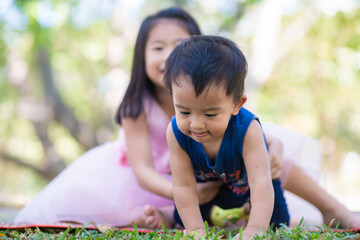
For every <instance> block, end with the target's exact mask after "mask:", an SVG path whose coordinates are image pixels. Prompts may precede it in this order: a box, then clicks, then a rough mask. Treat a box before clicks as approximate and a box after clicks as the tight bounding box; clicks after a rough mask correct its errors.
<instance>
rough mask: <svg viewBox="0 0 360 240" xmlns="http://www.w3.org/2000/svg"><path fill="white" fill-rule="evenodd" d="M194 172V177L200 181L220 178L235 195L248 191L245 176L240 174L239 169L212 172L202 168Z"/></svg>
mask: <svg viewBox="0 0 360 240" xmlns="http://www.w3.org/2000/svg"><path fill="white" fill-rule="evenodd" d="M194 172H195V175H196V177H197V178H198V179H200V180H201V181H206V180H210V179H211V180H214V179H222V180H223V182H224V183H225V184H226V185H227V186H228V187H229V189H230V190H231V191H232V192H233V193H235V194H237V195H244V194H246V193H247V192H248V191H249V185H248V181H247V176H246V175H245V176H241V170H236V171H234V172H233V173H221V174H220V173H218V172H216V171H215V170H213V171H212V172H204V171H203V170H199V171H194ZM240 177H242V178H240Z"/></svg>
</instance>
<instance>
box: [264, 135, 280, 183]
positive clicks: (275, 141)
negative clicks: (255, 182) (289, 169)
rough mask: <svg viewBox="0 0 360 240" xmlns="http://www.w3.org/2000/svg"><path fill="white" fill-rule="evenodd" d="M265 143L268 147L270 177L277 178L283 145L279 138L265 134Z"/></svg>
mask: <svg viewBox="0 0 360 240" xmlns="http://www.w3.org/2000/svg"><path fill="white" fill-rule="evenodd" d="M265 136H266V143H267V144H268V147H269V158H270V169H271V177H272V179H276V178H279V177H280V175H281V171H282V165H283V157H284V156H283V154H284V147H283V144H282V142H281V141H280V139H279V138H277V137H275V136H273V135H271V134H266V133H265Z"/></svg>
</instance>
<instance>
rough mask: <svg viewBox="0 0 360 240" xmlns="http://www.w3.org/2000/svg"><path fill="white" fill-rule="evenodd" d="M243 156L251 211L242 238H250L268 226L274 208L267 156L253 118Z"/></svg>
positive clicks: (261, 135)
mask: <svg viewBox="0 0 360 240" xmlns="http://www.w3.org/2000/svg"><path fill="white" fill-rule="evenodd" d="M243 157H244V162H245V167H246V171H247V174H248V181H249V187H250V201H251V211H250V218H249V222H248V225H247V228H246V229H245V231H244V235H243V236H244V239H246V237H250V238H252V237H253V236H254V235H255V234H260V235H261V232H260V231H259V229H260V228H261V229H262V230H263V231H264V232H266V231H267V228H268V227H269V223H270V219H271V216H272V213H273V208H274V190H273V186H272V181H271V175H270V166H269V156H268V153H267V150H266V145H265V141H264V137H263V132H262V129H261V126H260V124H259V122H258V121H256V120H253V121H252V122H251V123H250V126H249V128H248V130H247V132H246V135H245V139H244V146H243Z"/></svg>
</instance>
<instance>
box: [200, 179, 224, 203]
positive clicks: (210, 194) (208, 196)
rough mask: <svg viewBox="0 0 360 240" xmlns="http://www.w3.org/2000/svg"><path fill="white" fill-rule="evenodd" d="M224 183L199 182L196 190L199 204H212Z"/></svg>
mask: <svg viewBox="0 0 360 240" xmlns="http://www.w3.org/2000/svg"><path fill="white" fill-rule="evenodd" d="M222 183H223V181H222V180H216V181H209V182H200V183H199V182H198V183H197V184H196V190H197V195H198V198H199V204H205V203H207V202H210V201H211V200H212V199H213V198H214V197H215V196H216V194H217V193H218V192H219V188H220V186H221V184H222Z"/></svg>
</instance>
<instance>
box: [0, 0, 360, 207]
mask: <svg viewBox="0 0 360 240" xmlns="http://www.w3.org/2000/svg"><path fill="white" fill-rule="evenodd" d="M316 2H317V1H314V2H312V1H311V2H309V1H304V0H293V1H288V0H242V1H238V0H229V1H216V0H209V1H201V0H151V1H141V0H139V1H132V2H127V1H125V0H102V1H101V0H94V1H86V0H76V1H66V0H53V1H22V0H9V1H4V2H2V3H0V17H1V18H0V31H1V33H2V34H1V35H0V73H1V74H0V162H1V163H2V165H1V166H4V167H1V168H0V176H2V177H3V178H4V174H10V172H16V173H17V172H21V173H22V174H23V175H24V176H29V175H28V174H27V173H25V172H24V171H20V170H19V168H15V167H14V166H23V167H25V168H27V169H32V170H35V172H36V173H38V174H39V175H40V176H42V177H43V178H45V179H47V180H50V179H52V178H53V177H55V176H56V175H57V174H58V173H59V172H60V171H61V170H62V169H63V168H64V167H65V166H66V165H67V164H69V163H71V162H72V161H73V160H74V159H76V158H77V157H78V156H79V155H81V154H82V153H83V152H84V151H86V150H88V149H90V148H92V147H94V146H96V145H98V144H101V143H103V142H105V141H108V140H109V139H112V138H115V136H116V133H115V131H114V130H115V126H114V124H113V121H112V119H113V111H114V110H115V108H116V106H117V104H118V103H119V102H120V101H121V96H122V93H123V92H124V90H125V88H126V86H127V83H128V79H129V71H130V68H131V66H130V65H131V60H132V53H133V45H134V43H135V38H136V34H137V31H138V28H139V25H140V23H141V20H142V19H143V18H144V17H145V16H146V15H148V14H149V13H153V12H156V11H157V10H159V9H161V8H165V7H169V6H172V5H176V6H180V7H183V8H184V9H186V10H187V11H189V12H190V13H191V14H192V15H193V16H194V17H195V18H196V20H197V21H198V23H199V24H200V26H201V29H202V31H203V33H205V34H220V35H224V36H227V37H230V38H232V39H233V40H234V41H235V42H237V43H238V45H239V46H240V47H241V48H242V49H243V50H244V52H245V55H246V56H247V59H248V62H249V75H248V80H247V85H248V86H247V94H248V95H251V96H250V99H251V101H249V103H247V105H250V106H251V107H253V108H256V110H257V111H258V112H259V113H261V117H262V119H266V120H270V121H273V122H275V123H279V124H282V125H285V126H292V127H293V128H295V129H297V130H300V131H303V132H305V133H307V134H309V135H311V136H314V137H319V138H321V140H322V142H323V143H324V146H326V148H324V150H325V154H326V156H327V157H329V158H331V159H333V160H331V161H333V162H334V164H336V163H338V160H339V159H340V157H339V156H340V154H341V153H342V152H344V151H355V150H356V151H359V150H357V149H356V146H359V142H360V140H359V136H360V132H359V130H358V129H360V126H359V122H360V110H359V107H358V105H357V102H359V100H360V99H358V96H359V95H358V92H359V90H360V89H359V88H360V86H359V84H360V83H359V68H360V67H359V66H360V64H359V60H358V59H359V52H360V44H359V39H358V35H359V32H360V30H359V29H360V23H359V19H360V18H359V15H360V14H359V10H358V5H359V4H357V5H356V6H355V7H353V8H352V9H353V10H351V11H350V10H346V9H345V10H346V12H341V8H339V7H338V10H336V11H339V9H340V12H339V13H337V14H333V15H326V14H324V12H322V11H321V9H320V8H319V6H318V5H317V4H316ZM336 2H337V1H335V2H334V3H333V5H334V4H335V5H336ZM1 4H3V5H1ZM329 6H330V5H329ZM345 10H344V11H345ZM259 91H260V95H255V93H258V92H259ZM255 96H258V97H256V98H255ZM340 145H341V147H339V146H340ZM14 164H15V165H14ZM7 169H16V170H12V171H7ZM16 173H15V175H16ZM15 177H18V176H15ZM15 177H14V178H11V179H15ZM25 182H26V181H25V180H24V181H19V182H18V183H14V184H13V185H14V186H15V185H16V184H18V185H21V184H23V185H25ZM44 182H45V181H44ZM44 182H42V183H41V184H45V183H44ZM5 184H6V183H4V181H0V187H4V186H5ZM28 184H29V185H36V184H35V183H34V184H33V183H31V184H30V183H28ZM24 188H26V187H24ZM15 192H16V191H15ZM18 192H19V191H18ZM0 195H1V191H0ZM0 202H1V201H0Z"/></svg>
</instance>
